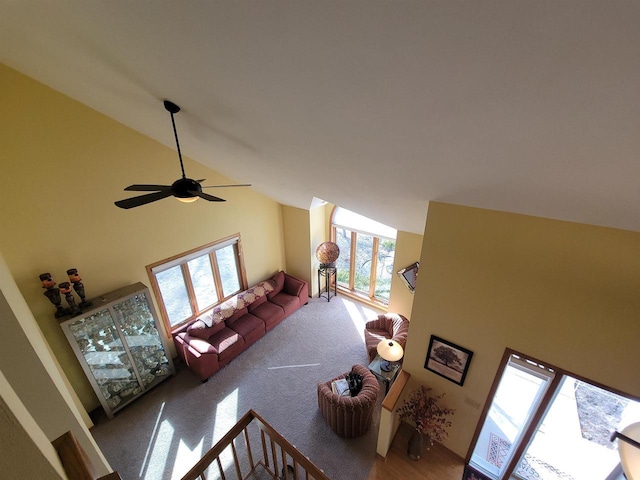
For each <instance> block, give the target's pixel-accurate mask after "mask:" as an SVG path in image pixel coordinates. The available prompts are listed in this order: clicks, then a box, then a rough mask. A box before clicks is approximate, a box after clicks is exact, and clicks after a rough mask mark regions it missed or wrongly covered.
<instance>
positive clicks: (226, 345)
mask: <svg viewBox="0 0 640 480" xmlns="http://www.w3.org/2000/svg"><path fill="white" fill-rule="evenodd" d="M208 342H209V343H210V344H211V347H212V348H215V349H216V351H217V352H218V354H222V353H224V352H225V351H226V350H228V349H230V348H233V346H234V345H235V344H240V345H243V344H244V340H243V339H242V337H241V336H240V335H238V332H234V331H233V330H231V329H230V328H228V327H226V326H225V327H224V328H223V329H222V330H221V331H219V332H218V333H216V334H215V335H214V336H213V337H210V338H209V341H208Z"/></svg>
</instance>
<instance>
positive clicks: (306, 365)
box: [267, 363, 320, 370]
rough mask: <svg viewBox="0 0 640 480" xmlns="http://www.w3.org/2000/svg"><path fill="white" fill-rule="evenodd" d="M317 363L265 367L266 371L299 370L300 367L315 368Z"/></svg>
mask: <svg viewBox="0 0 640 480" xmlns="http://www.w3.org/2000/svg"><path fill="white" fill-rule="evenodd" d="M319 365H320V364H319V363H305V364H302V365H282V366H280V367H267V370H278V369H279V368H301V367H317V366H319Z"/></svg>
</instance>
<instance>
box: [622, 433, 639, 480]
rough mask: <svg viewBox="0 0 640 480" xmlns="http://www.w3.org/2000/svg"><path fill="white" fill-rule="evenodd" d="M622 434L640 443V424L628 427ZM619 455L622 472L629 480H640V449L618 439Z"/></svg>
mask: <svg viewBox="0 0 640 480" xmlns="http://www.w3.org/2000/svg"><path fill="white" fill-rule="evenodd" d="M620 433H622V434H623V435H624V436H626V437H627V438H630V439H631V440H632V441H633V440H635V441H636V442H640V422H637V423H632V424H631V425H628V426H627V427H625V428H624V429H623V430H622V432H620ZM618 453H619V454H620V463H621V464H622V470H623V471H624V473H625V475H626V476H627V478H628V480H640V448H638V447H637V446H636V445H633V444H632V443H630V442H628V441H624V440H623V439H621V438H618Z"/></svg>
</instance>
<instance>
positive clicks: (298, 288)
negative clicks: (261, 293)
mask: <svg viewBox="0 0 640 480" xmlns="http://www.w3.org/2000/svg"><path fill="white" fill-rule="evenodd" d="M305 285H307V282H305V281H304V280H300V279H299V278H296V277H292V276H291V275H288V274H286V273H285V274H284V287H283V288H282V290H283V291H284V292H285V293H288V294H289V295H293V296H295V297H300V296H301V295H302V294H303V293H304V292H303V290H304V287H305ZM308 292H309V290H308V287H307V297H308V296H309V293H308ZM303 300H304V301H305V302H306V299H303Z"/></svg>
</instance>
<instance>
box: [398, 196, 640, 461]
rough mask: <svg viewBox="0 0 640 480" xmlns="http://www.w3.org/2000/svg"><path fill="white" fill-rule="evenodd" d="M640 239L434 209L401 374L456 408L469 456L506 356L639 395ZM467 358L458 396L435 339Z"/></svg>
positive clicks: (458, 434) (456, 445) (459, 443)
mask: <svg viewBox="0 0 640 480" xmlns="http://www.w3.org/2000/svg"><path fill="white" fill-rule="evenodd" d="M639 292H640V233H637V232H630V231H623V230H615V229H610V228H602V227H594V226H589V225H583V224H576V223H569V222H561V221H555V220H548V219H543V218H538V217H530V216H525V215H516V214H510V213H502V212H496V211H490V210H482V209H476V208H468V207H461V206H455V205H448V204H441V203H431V204H430V206H429V212H428V217H427V225H426V229H425V234H424V242H423V248H422V254H421V259H420V278H419V281H418V284H417V290H416V293H415V301H414V306H413V313H412V322H411V326H410V330H409V339H408V342H407V349H406V355H405V361H404V368H405V370H407V371H408V372H409V373H411V374H412V381H413V380H416V381H419V382H420V383H424V384H427V385H430V386H432V387H433V388H434V390H435V391H436V393H439V392H446V394H447V395H446V396H445V399H446V400H447V402H448V404H449V406H451V407H454V408H456V409H457V411H456V414H455V416H454V417H453V422H454V425H453V428H452V429H451V433H450V438H449V441H448V443H447V447H449V448H450V449H451V450H453V451H455V452H456V453H458V454H459V455H461V456H465V455H466V453H467V449H468V446H469V443H470V441H471V437H472V435H473V431H474V429H475V427H476V424H477V421H478V418H479V416H480V410H481V408H482V405H483V404H484V402H485V399H486V397H487V393H488V390H489V388H490V386H491V383H492V381H493V378H494V376H495V373H496V370H497V367H498V365H499V362H500V359H501V356H502V354H503V352H504V349H505V347H510V348H513V349H515V350H517V351H520V352H522V353H525V354H528V355H531V356H533V357H535V358H537V359H540V360H543V361H546V362H549V363H550V364H553V365H556V366H558V367H561V368H564V369H567V370H569V371H571V372H573V373H574V374H577V375H580V376H583V377H586V378H587V379H590V380H593V381H595V382H598V383H601V384H603V385H606V386H609V387H611V388H614V389H618V390H620V391H622V392H626V393H628V394H631V395H634V396H637V397H640V377H638V375H637V372H638V371H639V370H640V357H638V354H637V352H638V339H639V338H640V322H639V321H638V318H639V315H640V293H639ZM432 334H435V335H438V336H440V337H443V338H445V339H447V340H450V341H452V342H454V343H456V344H458V345H460V346H463V347H466V348H468V349H470V350H472V351H473V352H474V356H473V359H472V362H471V366H470V369H469V373H468V376H467V380H466V382H465V384H464V386H462V387H460V386H458V385H456V384H454V383H452V382H449V381H447V380H446V379H443V378H441V377H438V376H436V375H435V374H433V373H431V372H429V371H427V370H425V369H424V368H423V365H424V361H425V356H426V353H427V347H428V343H429V337H430V335H432Z"/></svg>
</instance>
